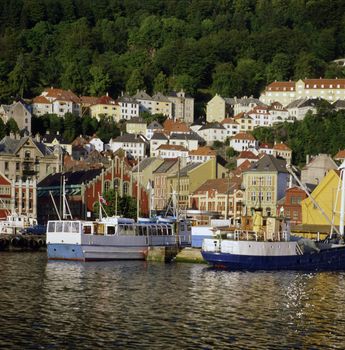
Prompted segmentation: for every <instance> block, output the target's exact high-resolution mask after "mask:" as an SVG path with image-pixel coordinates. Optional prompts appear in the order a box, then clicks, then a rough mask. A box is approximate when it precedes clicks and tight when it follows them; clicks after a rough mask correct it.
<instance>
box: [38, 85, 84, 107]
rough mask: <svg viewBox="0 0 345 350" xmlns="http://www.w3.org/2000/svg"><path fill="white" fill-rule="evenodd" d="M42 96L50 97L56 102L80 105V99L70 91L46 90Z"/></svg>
mask: <svg viewBox="0 0 345 350" xmlns="http://www.w3.org/2000/svg"><path fill="white" fill-rule="evenodd" d="M44 96H46V97H51V98H54V99H56V100H62V101H72V102H74V103H80V98H79V97H78V96H77V95H76V94H75V93H73V92H72V91H71V90H63V89H55V88H48V89H45V90H44Z"/></svg>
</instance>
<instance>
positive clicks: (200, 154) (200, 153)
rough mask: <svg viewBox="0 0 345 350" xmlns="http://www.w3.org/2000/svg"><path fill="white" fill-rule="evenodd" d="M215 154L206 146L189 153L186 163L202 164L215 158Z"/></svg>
mask: <svg viewBox="0 0 345 350" xmlns="http://www.w3.org/2000/svg"><path fill="white" fill-rule="evenodd" d="M216 157H217V153H216V151H214V150H213V149H212V148H210V147H208V146H204V147H199V148H198V149H196V150H193V151H189V154H188V163H190V162H192V163H204V162H207V161H208V160H210V159H212V158H216Z"/></svg>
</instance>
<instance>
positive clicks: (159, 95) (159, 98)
mask: <svg viewBox="0 0 345 350" xmlns="http://www.w3.org/2000/svg"><path fill="white" fill-rule="evenodd" d="M152 100H154V101H159V102H166V103H171V101H170V100H169V99H168V98H167V97H166V96H164V95H163V94H162V93H161V92H157V93H156V94H154V95H153V96H152Z"/></svg>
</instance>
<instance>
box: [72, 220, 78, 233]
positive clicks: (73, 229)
mask: <svg viewBox="0 0 345 350" xmlns="http://www.w3.org/2000/svg"><path fill="white" fill-rule="evenodd" d="M72 232H73V233H78V232H79V222H72Z"/></svg>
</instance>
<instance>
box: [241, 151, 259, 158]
mask: <svg viewBox="0 0 345 350" xmlns="http://www.w3.org/2000/svg"><path fill="white" fill-rule="evenodd" d="M237 158H238V159H258V156H257V155H255V154H254V153H253V152H252V151H242V152H241V153H240V154H239V155H238V157H237Z"/></svg>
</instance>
